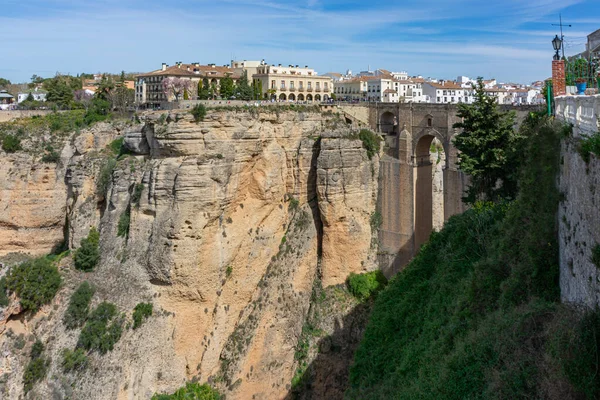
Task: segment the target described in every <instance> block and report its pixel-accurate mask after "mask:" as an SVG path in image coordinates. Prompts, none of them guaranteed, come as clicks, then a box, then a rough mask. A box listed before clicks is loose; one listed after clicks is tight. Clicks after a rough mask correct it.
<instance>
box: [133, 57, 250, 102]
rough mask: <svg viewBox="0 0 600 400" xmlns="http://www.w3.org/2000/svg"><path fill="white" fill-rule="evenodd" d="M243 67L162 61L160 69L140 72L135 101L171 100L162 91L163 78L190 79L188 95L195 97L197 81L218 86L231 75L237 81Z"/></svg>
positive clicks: (170, 97)
mask: <svg viewBox="0 0 600 400" xmlns="http://www.w3.org/2000/svg"><path fill="white" fill-rule="evenodd" d="M242 71H243V67H240V68H231V67H230V66H228V65H225V66H222V67H219V66H217V65H215V64H208V65H200V63H192V64H183V63H182V62H181V61H180V62H177V63H175V65H173V66H168V65H167V64H165V63H163V64H162V67H161V68H160V69H157V70H156V71H152V72H148V73H146V74H140V75H137V76H136V80H135V101H136V103H137V104H146V105H148V106H158V105H160V103H161V102H167V101H173V100H174V98H173V96H172V95H171V96H169V97H167V95H166V94H165V93H164V91H163V86H162V83H163V80H164V79H166V78H179V79H183V80H190V84H189V87H190V92H189V93H188V97H189V98H190V99H195V98H196V97H197V95H198V93H197V92H198V83H199V82H200V81H205V80H206V81H207V82H208V84H209V85H214V86H215V87H216V88H218V87H219V85H220V82H221V79H223V78H225V77H231V78H232V79H233V80H234V81H237V80H238V79H239V78H240V77H241V76H242Z"/></svg>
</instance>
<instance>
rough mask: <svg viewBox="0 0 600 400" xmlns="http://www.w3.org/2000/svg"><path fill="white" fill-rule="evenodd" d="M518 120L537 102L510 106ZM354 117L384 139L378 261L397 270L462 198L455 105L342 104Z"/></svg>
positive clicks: (463, 181)
mask: <svg viewBox="0 0 600 400" xmlns="http://www.w3.org/2000/svg"><path fill="white" fill-rule="evenodd" d="M501 107H502V108H504V109H512V110H515V111H517V117H518V118H517V120H518V121H519V122H520V121H522V120H523V118H524V117H525V116H526V115H527V113H528V112H530V111H533V110H539V109H540V107H539V106H521V107H510V106H501ZM339 109H340V110H341V111H342V112H343V113H344V114H347V115H350V116H351V117H352V119H354V120H359V121H363V122H364V123H365V124H368V125H369V126H370V127H371V129H373V130H375V131H377V132H379V133H381V134H382V135H383V137H384V139H385V155H384V156H383V157H382V159H381V162H380V175H379V201H378V207H379V212H380V213H381V215H382V217H383V224H382V226H381V229H380V233H379V235H380V237H379V244H380V256H379V257H380V265H381V266H382V268H383V269H384V271H385V272H386V275H388V276H389V275H392V274H394V273H396V272H397V271H399V270H400V268H402V267H403V266H404V265H406V264H407V263H408V261H410V259H411V258H412V257H413V256H414V255H415V254H416V252H417V250H418V249H419V248H420V246H421V245H422V244H423V243H425V242H426V241H427V239H428V238H429V235H430V234H431V232H432V231H433V230H434V229H436V230H439V229H441V227H442V226H443V224H444V222H445V221H446V220H448V218H450V217H451V216H452V215H454V214H457V213H461V212H463V211H464V210H465V205H464V204H463V202H462V197H463V195H464V191H465V189H466V187H467V184H468V177H467V176H465V175H464V174H463V173H462V172H461V171H459V170H458V167H457V162H458V160H457V150H456V148H455V147H454V145H453V144H452V139H453V137H454V135H456V134H457V133H458V132H457V130H455V129H454V128H452V125H453V124H454V123H456V122H458V121H459V118H458V117H457V116H456V112H457V106H456V105H449V104H421V103H405V104H399V103H373V104H369V105H340V106H339Z"/></svg>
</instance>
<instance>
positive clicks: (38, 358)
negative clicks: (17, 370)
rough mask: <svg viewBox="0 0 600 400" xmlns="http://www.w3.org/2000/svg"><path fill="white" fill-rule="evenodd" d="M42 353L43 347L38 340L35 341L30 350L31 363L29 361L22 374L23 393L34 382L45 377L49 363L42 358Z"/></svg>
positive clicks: (30, 387) (31, 386)
mask: <svg viewBox="0 0 600 400" xmlns="http://www.w3.org/2000/svg"><path fill="white" fill-rule="evenodd" d="M43 352H44V345H43V344H42V342H40V341H39V340H38V341H36V342H35V343H34V344H33V346H32V348H31V361H29V364H27V367H25V371H24V372H23V388H24V390H25V393H27V392H29V391H30V390H31V389H32V388H33V385H34V384H35V383H36V382H38V381H40V380H42V379H44V378H45V377H46V374H47V372H48V367H49V366H50V362H49V360H47V359H46V358H44V357H43V356H42V355H43Z"/></svg>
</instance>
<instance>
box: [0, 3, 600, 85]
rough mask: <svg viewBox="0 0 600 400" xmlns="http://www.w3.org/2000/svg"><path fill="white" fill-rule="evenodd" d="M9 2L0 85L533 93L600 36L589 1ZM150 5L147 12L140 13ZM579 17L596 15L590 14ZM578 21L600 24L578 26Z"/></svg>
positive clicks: (598, 11) (598, 8)
mask: <svg viewBox="0 0 600 400" xmlns="http://www.w3.org/2000/svg"><path fill="white" fill-rule="evenodd" d="M89 3H90V2H72V1H69V0H50V1H43V2H42V1H40V0H27V1H23V0H19V1H17V0H7V4H6V5H5V8H4V11H5V12H4V15H3V16H2V17H0V21H2V23H3V25H4V26H11V27H14V29H11V30H10V31H8V33H7V34H5V41H4V44H5V46H6V50H5V51H7V52H8V54H9V56H10V55H13V56H14V57H15V59H18V60H19V63H16V64H11V65H4V66H2V67H0V77H4V78H6V79H9V80H11V81H13V82H25V81H29V79H30V77H31V76H32V75H33V74H37V75H40V76H44V77H50V76H54V74H55V73H57V72H60V73H63V74H72V75H75V74H77V73H82V72H88V73H94V72H113V73H116V72H119V71H121V70H125V71H127V72H145V71H150V70H153V69H155V68H156V65H160V63H162V62H167V63H168V64H173V63H175V61H184V62H193V61H200V62H202V63H204V64H207V63H216V64H217V65H223V64H227V63H229V62H230V61H231V60H232V59H236V60H243V59H247V60H256V59H259V60H260V59H263V58H264V59H265V60H266V61H267V62H268V63H271V64H279V63H281V64H284V65H287V64H301V65H305V64H308V65H309V66H310V67H311V68H314V69H315V70H316V71H317V72H318V73H319V74H324V73H327V72H342V73H343V72H345V71H346V70H347V69H351V70H353V71H354V72H359V71H364V70H366V69H368V67H369V66H370V67H371V69H378V68H385V69H388V70H394V71H395V70H402V71H407V72H408V73H409V75H421V76H424V77H428V76H430V77H433V78H442V79H455V78H456V77H457V76H459V75H467V76H471V77H477V76H484V77H488V78H496V79H498V81H504V82H519V83H530V82H533V81H536V80H539V79H545V78H547V77H549V76H550V70H549V67H548V65H549V64H548V60H550V59H551V57H552V53H553V52H552V47H551V43H550V41H551V39H552V38H553V37H554V35H555V34H557V33H559V28H558V27H556V26H552V25H551V24H552V23H558V14H559V13H562V15H563V21H564V22H565V23H567V24H572V25H573V27H571V28H566V29H565V31H564V34H565V47H566V50H565V51H566V53H567V54H575V53H577V52H579V51H581V50H582V49H583V47H584V37H585V35H586V34H588V33H589V32H592V31H594V30H596V29H597V28H598V26H600V4H597V2H594V1H590V0H565V1H555V0H533V1H529V2H527V3H526V4H523V2H521V1H517V0H511V1H496V0H492V1H488V2H486V4H485V5H482V4H479V3H480V2H476V1H473V0H459V1H452V2H451V1H446V0H440V1H434V2H430V3H429V4H428V5H427V6H426V7H424V6H423V4H422V3H419V2H416V1H412V0H410V1H407V2H405V4H403V5H401V6H399V5H396V4H392V2H389V1H377V0H376V1H371V2H369V4H364V3H362V2H357V1H344V2H342V1H337V0H335V1H327V2H324V1H319V0H308V1H290V2H285V3H283V2H275V1H273V2H259V1H253V0H245V1H233V0H225V1H223V2H219V3H218V4H213V3H207V2H204V1H196V2H191V3H190V2H186V3H183V2H179V1H175V2H169V4H168V5H164V4H160V3H158V2H154V1H150V2H143V3H142V2H140V1H138V0H124V1H116V0H100V1H96V2H94V3H92V4H89ZM142 5H143V8H141V7H142ZM581 10H586V13H585V14H581ZM578 15H599V17H598V18H597V19H594V18H586V19H582V18H577V16H578Z"/></svg>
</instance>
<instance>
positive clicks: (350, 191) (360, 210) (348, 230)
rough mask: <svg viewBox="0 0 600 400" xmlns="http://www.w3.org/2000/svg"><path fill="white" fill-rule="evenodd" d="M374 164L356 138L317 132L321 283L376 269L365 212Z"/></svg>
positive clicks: (370, 208)
mask: <svg viewBox="0 0 600 400" xmlns="http://www.w3.org/2000/svg"><path fill="white" fill-rule="evenodd" d="M378 173H379V163H377V162H374V161H372V160H369V158H368V157H367V154H366V151H365V150H364V149H363V148H362V142H361V141H360V140H350V139H345V138H335V137H323V139H322V140H321V151H320V154H319V158H318V163H317V194H318V200H319V210H320V211H321V219H322V221H323V285H324V286H330V285H337V284H340V283H343V282H344V281H345V279H346V278H347V277H348V274H349V273H351V272H354V273H360V272H366V271H370V270H374V269H376V265H375V260H374V259H373V258H371V257H370V256H371V255H372V253H373V252H372V247H373V241H372V238H373V232H372V229H371V222H370V219H371V216H372V215H373V213H374V212H375V205H376V202H377V175H378Z"/></svg>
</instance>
